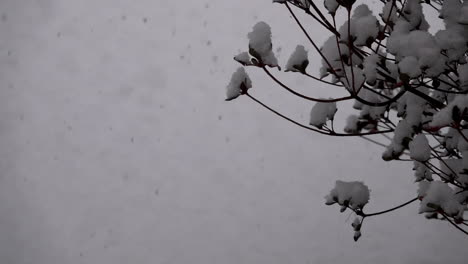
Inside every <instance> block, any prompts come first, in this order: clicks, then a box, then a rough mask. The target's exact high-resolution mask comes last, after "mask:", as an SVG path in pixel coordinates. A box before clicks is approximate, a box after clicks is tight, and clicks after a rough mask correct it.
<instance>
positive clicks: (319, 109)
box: [309, 102, 337, 128]
mask: <svg viewBox="0 0 468 264" xmlns="http://www.w3.org/2000/svg"><path fill="white" fill-rule="evenodd" d="M336 111H337V108H336V103H322V102H318V103H316V104H315V105H314V106H313V107H312V110H311V111H310V121H309V124H310V125H312V126H316V127H318V128H321V127H322V126H323V125H325V124H326V123H327V120H333V118H334V117H335V113H336Z"/></svg>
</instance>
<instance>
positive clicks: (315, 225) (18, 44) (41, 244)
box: [0, 0, 468, 264]
mask: <svg viewBox="0 0 468 264" xmlns="http://www.w3.org/2000/svg"><path fill="white" fill-rule="evenodd" d="M362 2H363V1H362ZM0 16H1V20H0V32H1V37H0V98H1V103H0V113H1V119H0V120H1V121H0V234H1V235H0V263H6V264H16V263H18V264H50V263H72V264H75V263H90V264H91V263H102V264H117V263H119V264H120V263H122V264H126V263H156V264H210V263H213V264H218V263H219V264H240V263H242V264H286V263H287V264H314V263H348V264H360V263H382V264H385V263H389V264H390V263H412V264H413V263H425V264H427V263H452V264H456V263H466V259H467V258H468V250H467V247H468V242H467V240H466V237H464V236H463V235H462V234H461V233H460V232H458V231H456V230H454V229H453V228H452V227H450V226H449V225H448V224H447V223H443V222H434V221H426V220H425V218H424V217H423V216H422V215H418V214H417V209H418V205H417V204H415V205H412V206H408V207H407V208H404V209H401V210H399V211H397V212H394V213H391V214H388V215H385V216H380V217H375V218H370V219H368V221H367V220H366V223H365V225H364V227H363V230H362V232H363V236H362V238H361V239H360V240H359V242H357V243H355V242H354V241H353V239H352V236H353V232H352V228H351V226H350V224H351V222H352V220H353V217H352V216H351V217H350V213H349V212H345V213H343V214H340V213H339V212H338V207H336V206H335V207H328V206H325V205H324V199H323V197H324V196H325V195H326V194H327V193H328V191H329V190H330V189H331V188H332V187H333V184H334V182H335V180H337V179H346V180H364V181H365V182H366V184H367V185H368V186H369V187H370V189H371V202H370V204H369V205H368V211H376V210H380V209H385V208H388V207H391V206H394V205H396V204H399V203H400V202H403V201H405V200H409V199H411V198H413V197H414V195H415V192H416V188H417V186H416V185H414V184H412V183H413V181H414V177H413V176H412V171H411V166H410V165H409V164H401V163H394V162H393V163H386V162H384V161H383V160H382V159H381V158H380V155H381V152H382V149H380V148H379V147H378V146H374V145H371V144H370V143H368V142H366V141H362V140H359V139H343V138H338V139H336V138H334V139H333V138H328V137H324V136H320V135H316V134H311V133H309V132H308V131H304V130H300V129H299V128H296V127H293V126H291V125H290V124H289V123H286V122H285V121H284V120H281V119H278V118H277V117H275V116H273V115H271V114H270V113H268V112H266V111H264V110H263V109H261V108H259V106H257V105H255V104H253V102H251V101H249V100H248V98H239V99H237V100H235V101H233V102H225V101H224V96H225V87H226V85H227V83H228V82H229V78H230V75H231V74H232V72H233V71H234V70H235V69H236V68H237V67H238V64H236V63H235V62H234V61H233V60H232V57H233V56H234V55H236V54H237V53H238V52H239V51H244V50H246V49H247V38H246V34H247V33H248V32H249V31H250V30H251V28H252V26H253V24H254V23H255V22H257V21H261V20H262V21H266V22H267V23H269V24H270V25H271V26H272V30H273V35H274V40H273V41H274V45H275V46H274V50H275V51H276V52H277V55H278V57H279V60H280V62H281V63H283V64H284V63H285V61H286V60H287V58H288V56H289V54H290V53H291V51H292V50H293V49H294V47H295V45H296V44H305V45H306V44H307V42H306V41H305V39H304V37H303V36H302V35H301V34H300V32H299V30H298V28H297V27H296V26H295V25H294V23H293V21H292V20H291V19H290V18H289V16H288V14H287V13H286V10H284V9H282V8H280V6H277V5H272V4H271V1H270V0H256V1H252V0H236V1H232V0H224V1H219V0H218V1H215V0H205V1H162V0H156V1H154V0H139V1H131V0H80V1H72V0H1V1H0ZM310 30H311V31H312V32H314V33H313V35H314V36H315V37H316V38H317V40H318V42H319V43H323V41H324V40H325V39H326V37H327V34H326V33H325V32H323V31H321V30H319V29H318V28H314V27H310ZM278 48H279V49H278ZM307 48H308V49H309V50H311V47H309V46H307ZM310 58H311V71H312V72H317V70H318V66H319V59H318V57H317V55H316V53H314V52H312V50H311V52H310ZM248 72H249V74H251V78H252V81H253V85H254V89H253V90H252V93H253V94H255V96H257V97H258V98H261V99H262V100H264V101H265V102H268V104H270V105H271V106H274V107H275V108H278V109H281V110H282V111H283V112H285V113H287V114H288V115H291V116H293V117H295V118H296V119H297V120H301V121H303V122H307V115H308V112H309V111H310V108H311V105H310V103H308V102H303V101H300V100H298V99H297V98H294V97H292V96H290V95H288V94H285V93H284V92H283V91H282V90H281V89H280V88H279V87H277V86H275V85H274V83H272V82H271V80H269V79H267V78H266V76H264V75H263V74H262V73H261V72H260V71H259V70H256V69H248ZM279 76H280V77H281V78H282V79H284V80H285V82H288V83H290V84H293V85H295V87H296V88H297V89H299V90H301V91H303V92H305V93H308V94H313V95H317V96H333V95H338V94H340V91H339V90H335V89H331V88H329V87H325V88H324V87H322V85H321V84H317V83H311V82H310V81H309V80H305V79H303V78H301V77H299V76H296V75H294V74H280V75H279ZM341 92H342V91H341ZM340 109H341V108H340ZM343 111H344V113H343ZM343 111H342V112H340V114H339V116H340V118H344V117H345V116H347V113H346V111H345V109H343Z"/></svg>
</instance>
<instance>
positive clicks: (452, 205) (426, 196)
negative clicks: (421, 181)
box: [419, 181, 464, 216]
mask: <svg viewBox="0 0 468 264" xmlns="http://www.w3.org/2000/svg"><path fill="white" fill-rule="evenodd" d="M426 188H427V190H425V191H424V192H423V193H422V196H423V199H422V201H421V205H420V207H419V212H420V213H429V212H437V210H438V209H441V210H443V211H444V212H445V213H446V214H448V215H449V216H457V215H459V214H463V210H464V206H463V205H461V204H460V202H458V200H457V199H456V196H455V191H454V190H453V189H452V188H450V186H449V185H448V184H447V183H444V182H441V181H433V182H430V183H429V185H428V186H427V187H426Z"/></svg>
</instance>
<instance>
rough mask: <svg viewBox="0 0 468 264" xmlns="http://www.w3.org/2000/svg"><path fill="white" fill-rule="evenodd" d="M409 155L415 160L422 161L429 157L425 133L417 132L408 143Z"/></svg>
mask: <svg viewBox="0 0 468 264" xmlns="http://www.w3.org/2000/svg"><path fill="white" fill-rule="evenodd" d="M409 150H410V157H411V158H412V159H414V160H416V161H420V162H424V161H427V160H428V159H429V158H430V157H431V148H430V146H429V140H427V137H426V135H424V134H418V135H416V136H415V137H414V139H413V140H412V141H411V142H410V143H409Z"/></svg>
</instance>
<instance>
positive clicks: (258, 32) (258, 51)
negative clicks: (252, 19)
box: [247, 21, 278, 66]
mask: <svg viewBox="0 0 468 264" xmlns="http://www.w3.org/2000/svg"><path fill="white" fill-rule="evenodd" d="M247 37H248V38H249V53H250V54H251V55H252V56H253V57H255V58H256V59H258V60H259V61H260V62H261V63H263V64H265V65H268V66H278V60H277V59H276V57H275V55H274V54H273V50H272V49H273V44H272V43H271V28H270V26H269V25H268V24H267V23H265V22H263V21H261V22H258V23H257V24H255V25H254V27H253V30H252V31H251V32H249V33H248V34H247Z"/></svg>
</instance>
